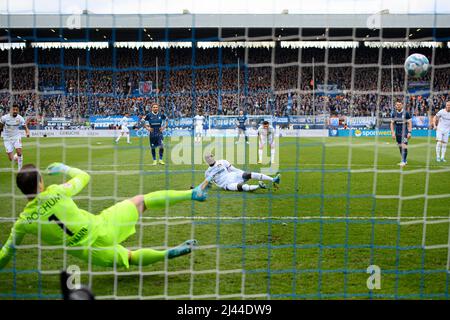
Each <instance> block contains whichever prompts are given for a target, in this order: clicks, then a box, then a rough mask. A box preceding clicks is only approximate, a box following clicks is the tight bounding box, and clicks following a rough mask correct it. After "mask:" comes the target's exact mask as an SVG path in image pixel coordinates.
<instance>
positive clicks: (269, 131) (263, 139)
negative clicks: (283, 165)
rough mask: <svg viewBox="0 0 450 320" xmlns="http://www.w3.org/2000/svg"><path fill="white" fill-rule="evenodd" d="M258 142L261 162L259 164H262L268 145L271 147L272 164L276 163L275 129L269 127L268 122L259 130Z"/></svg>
mask: <svg viewBox="0 0 450 320" xmlns="http://www.w3.org/2000/svg"><path fill="white" fill-rule="evenodd" d="M258 140H259V153H258V155H259V160H258V163H262V158H263V149H264V146H265V145H266V144H268V145H269V146H270V162H271V163H275V129H274V128H273V127H272V126H271V125H269V122H268V121H264V122H263V123H262V125H261V126H260V127H259V128H258Z"/></svg>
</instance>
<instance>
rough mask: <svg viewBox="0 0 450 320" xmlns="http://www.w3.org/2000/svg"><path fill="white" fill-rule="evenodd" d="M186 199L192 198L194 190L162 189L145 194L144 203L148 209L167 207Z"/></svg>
mask: <svg viewBox="0 0 450 320" xmlns="http://www.w3.org/2000/svg"><path fill="white" fill-rule="evenodd" d="M184 200H192V190H187V191H178V190H162V191H155V192H151V193H147V194H146V195H144V203H145V207H146V208H147V209H158V208H165V207H166V205H172V204H175V203H178V202H181V201H184Z"/></svg>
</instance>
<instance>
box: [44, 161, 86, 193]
mask: <svg viewBox="0 0 450 320" xmlns="http://www.w3.org/2000/svg"><path fill="white" fill-rule="evenodd" d="M47 171H48V174H50V175H56V174H61V173H64V174H66V175H68V176H69V177H70V178H71V179H70V180H69V181H67V182H66V183H64V184H63V185H62V187H63V188H64V191H65V194H66V195H67V196H69V197H71V196H74V195H77V194H78V193H80V192H81V190H83V189H84V187H86V186H87V184H88V183H89V180H91V176H90V175H89V174H88V173H87V172H85V171H83V170H80V169H77V168H72V167H69V166H67V165H65V164H63V163H59V162H55V163H52V164H51V165H49V166H48V168H47Z"/></svg>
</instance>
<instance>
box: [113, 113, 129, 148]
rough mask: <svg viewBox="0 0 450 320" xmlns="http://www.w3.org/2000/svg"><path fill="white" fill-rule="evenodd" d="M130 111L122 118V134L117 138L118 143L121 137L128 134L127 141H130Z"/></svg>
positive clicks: (120, 123) (120, 122)
mask: <svg viewBox="0 0 450 320" xmlns="http://www.w3.org/2000/svg"><path fill="white" fill-rule="evenodd" d="M128 120H129V119H128V113H125V116H124V117H123V118H122V119H120V121H119V125H120V134H119V136H118V137H117V139H116V143H119V140H120V138H121V137H123V136H126V137H127V143H131V142H130V129H128Z"/></svg>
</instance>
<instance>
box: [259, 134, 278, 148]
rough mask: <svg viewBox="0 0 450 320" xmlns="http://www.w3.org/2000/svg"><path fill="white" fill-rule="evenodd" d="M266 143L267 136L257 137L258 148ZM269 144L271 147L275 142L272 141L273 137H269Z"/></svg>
mask: <svg viewBox="0 0 450 320" xmlns="http://www.w3.org/2000/svg"><path fill="white" fill-rule="evenodd" d="M266 143H267V138H265V137H260V138H259V148H260V149H262V148H264V146H265V145H266ZM269 145H270V147H271V148H273V147H275V143H274V141H273V138H270V139H269Z"/></svg>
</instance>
